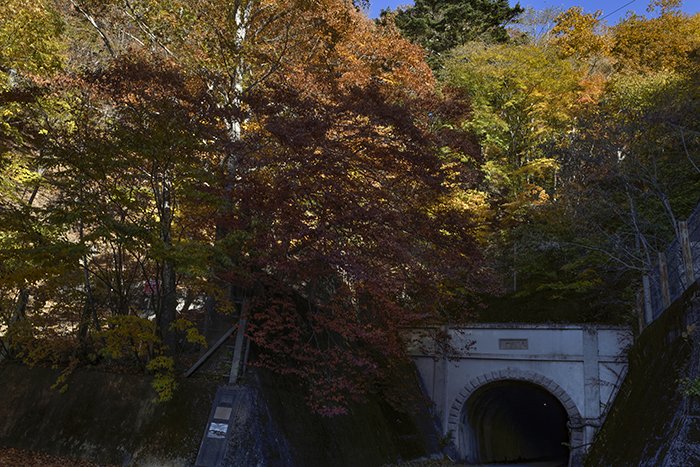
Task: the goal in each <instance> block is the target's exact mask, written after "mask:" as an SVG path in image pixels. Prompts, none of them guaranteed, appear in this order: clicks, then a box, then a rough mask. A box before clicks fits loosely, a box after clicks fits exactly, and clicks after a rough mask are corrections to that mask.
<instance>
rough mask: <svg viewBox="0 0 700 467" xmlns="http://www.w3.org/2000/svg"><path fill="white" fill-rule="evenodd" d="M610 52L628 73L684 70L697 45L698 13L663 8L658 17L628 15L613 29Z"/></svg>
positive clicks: (699, 42) (699, 33)
mask: <svg viewBox="0 0 700 467" xmlns="http://www.w3.org/2000/svg"><path fill="white" fill-rule="evenodd" d="M612 40H613V41H614V46H613V48H612V55H613V57H614V58H615V59H616V60H617V62H618V67H619V68H620V69H622V70H623V71H628V72H649V71H662V70H665V71H671V70H683V69H687V68H689V67H691V66H693V64H694V61H693V53H694V51H695V50H697V49H698V47H700V14H696V15H694V16H688V15H685V14H682V13H679V12H676V11H672V10H663V13H662V14H661V16H659V17H657V18H651V19H647V18H643V17H640V16H630V17H628V18H627V19H625V20H624V21H622V22H621V23H620V24H618V25H617V26H615V27H614V28H613V30H612Z"/></svg>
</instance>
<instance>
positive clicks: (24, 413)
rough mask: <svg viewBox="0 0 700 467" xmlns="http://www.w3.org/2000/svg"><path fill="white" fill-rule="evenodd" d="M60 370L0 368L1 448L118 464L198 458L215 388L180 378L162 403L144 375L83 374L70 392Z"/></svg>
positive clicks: (75, 379)
mask: <svg viewBox="0 0 700 467" xmlns="http://www.w3.org/2000/svg"><path fill="white" fill-rule="evenodd" d="M57 376H58V372H57V371H54V370H51V369H47V368H28V367H25V366H21V365H13V364H5V365H3V366H0V446H2V447H15V448H21V449H27V450H32V451H39V452H45V453H49V454H55V455H61V456H68V457H78V458H83V459H89V460H92V461H96V462H100V463H107V464H116V465H129V464H138V465H161V466H168V465H189V464H190V463H193V462H194V459H195V457H196V455H197V449H198V448H199V443H200V441H201V436H202V433H203V430H204V426H205V424H206V422H207V417H208V415H209V409H210V407H211V403H212V400H213V395H214V393H215V390H216V386H215V384H213V383H211V382H206V381H200V380H192V381H188V380H185V381H181V382H180V388H179V390H178V391H177V392H176V394H175V396H174V397H173V399H172V400H171V401H170V402H167V403H157V402H156V401H155V393H154V392H153V389H152V388H151V386H150V379H148V378H145V377H143V376H140V375H129V374H114V373H106V372H102V371H89V370H82V371H76V372H75V373H74V374H73V375H72V376H71V377H70V379H69V383H68V389H67V390H66V391H65V392H64V393H60V392H59V391H57V390H54V389H51V386H52V385H53V384H54V383H55V382H56V378H57Z"/></svg>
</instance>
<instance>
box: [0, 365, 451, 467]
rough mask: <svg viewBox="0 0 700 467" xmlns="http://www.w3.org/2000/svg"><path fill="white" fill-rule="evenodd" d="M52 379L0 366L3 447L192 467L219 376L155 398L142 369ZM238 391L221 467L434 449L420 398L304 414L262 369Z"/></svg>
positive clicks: (408, 388)
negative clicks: (401, 405)
mask: <svg viewBox="0 0 700 467" xmlns="http://www.w3.org/2000/svg"><path fill="white" fill-rule="evenodd" d="M57 376H58V371H54V370H50V369H45V368H33V369H31V368H27V367H24V366H21V365H14V364H7V363H6V364H4V365H3V366H0V447H14V448H20V449H25V450H30V451H37V452H44V453H48V454H53V455H59V456H65V457H73V458H82V459H87V460H91V461H94V462H98V463H100V464H115V465H138V466H154V467H155V466H158V467H168V466H191V465H193V464H194V462H195V459H196V456H197V451H198V448H199V445H200V442H201V440H202V434H203V433H204V429H205V426H206V423H207V417H208V416H209V413H210V409H211V406H212V403H213V400H214V395H215V393H216V389H217V386H218V384H220V383H221V382H222V381H207V380H202V379H192V380H181V381H180V382H179V383H180V389H179V390H178V391H177V392H176V395H175V397H174V399H173V400H172V401H170V402H168V403H166V404H158V403H156V402H154V396H155V394H154V393H153V391H152V389H151V387H150V380H149V379H148V378H145V377H143V376H139V375H123V374H112V373H106V372H101V371H88V370H81V371H76V372H75V373H74V375H73V376H72V377H71V379H70V381H69V386H68V391H67V392H65V393H64V394H61V393H59V392H58V391H55V390H52V389H51V386H52V385H53V384H54V383H55V381H56V378H57ZM406 377H407V380H408V381H407V382H404V383H403V384H405V387H401V388H399V389H400V391H403V392H405V393H406V394H407V395H408V396H407V397H410V398H413V399H415V400H416V401H420V400H421V399H420V398H421V397H422V395H421V394H420V389H419V387H418V383H417V379H416V377H415V375H414V374H410V375H406ZM235 393H236V403H235V407H234V408H233V415H232V418H233V421H234V423H233V424H232V436H231V438H230V441H229V444H228V448H227V452H226V457H225V461H224V462H223V463H222V466H237V467H238V466H241V467H244V466H245V467H247V466H256V467H258V466H259V467H268V466H269V467H296V466H298V467H306V466H314V467H323V466H333V467H336V466H338V467H342V466H358V467H360V466H362V467H371V466H380V465H384V464H386V463H389V462H395V461H397V460H400V459H412V458H416V457H421V456H426V455H430V454H434V453H436V452H439V450H440V446H439V435H438V432H437V429H436V424H435V423H434V422H435V421H434V419H433V418H432V416H431V415H430V414H429V412H428V402H427V401H425V400H422V403H417V405H415V406H414V407H413V408H412V409H411V410H409V411H402V410H395V409H393V408H392V407H391V406H390V405H389V404H388V403H386V401H384V400H383V398H382V397H379V396H375V397H373V398H372V399H371V400H370V401H369V402H368V403H365V404H358V405H356V406H354V407H352V409H351V413H350V414H349V415H346V416H340V417H334V418H323V417H320V416H316V415H313V414H312V413H310V411H309V409H308V407H307V405H306V403H305V401H304V396H303V394H302V393H301V391H300V390H298V389H293V388H290V387H289V385H288V382H287V381H286V380H285V379H284V378H282V377H279V376H276V375H272V374H270V373H267V372H263V371H251V372H249V374H248V375H247V376H246V378H245V380H244V381H243V384H242V385H239V386H237V387H236V388H235ZM408 405H410V404H407V406H408Z"/></svg>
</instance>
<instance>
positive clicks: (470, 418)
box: [463, 381, 569, 465]
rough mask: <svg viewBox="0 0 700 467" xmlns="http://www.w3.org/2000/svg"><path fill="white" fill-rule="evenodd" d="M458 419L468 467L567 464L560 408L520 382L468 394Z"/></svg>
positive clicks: (542, 391) (544, 393)
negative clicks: (476, 466)
mask: <svg viewBox="0 0 700 467" xmlns="http://www.w3.org/2000/svg"><path fill="white" fill-rule="evenodd" d="M463 417H464V419H463V423H464V424H465V425H464V428H465V430H464V435H465V436H466V440H465V442H466V445H467V446H468V449H467V459H466V460H467V461H468V462H469V463H475V464H487V463H494V462H498V463H507V462H516V461H517V462H527V461H558V462H557V464H558V463H559V461H560V462H561V463H562V465H566V463H567V459H568V456H569V450H568V447H567V444H568V442H569V431H568V428H567V421H568V416H567V414H566V410H565V409H564V407H563V406H562V405H561V403H560V402H559V401H558V400H557V398H556V397H554V396H553V395H552V394H550V393H549V392H548V391H547V390H545V389H544V388H542V387H540V386H538V385H535V384H532V383H527V382H523V381H501V382H496V383H491V384H488V385H486V386H484V387H482V388H480V389H479V390H477V391H476V392H475V393H474V394H472V396H471V397H470V398H469V400H468V401H467V404H466V409H465V412H464V414H463Z"/></svg>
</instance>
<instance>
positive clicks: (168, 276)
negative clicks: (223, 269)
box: [157, 171, 177, 352]
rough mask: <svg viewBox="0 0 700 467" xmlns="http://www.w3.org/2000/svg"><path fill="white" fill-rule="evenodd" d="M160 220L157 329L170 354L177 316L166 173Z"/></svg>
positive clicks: (171, 218) (169, 186) (169, 203)
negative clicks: (161, 248)
mask: <svg viewBox="0 0 700 467" xmlns="http://www.w3.org/2000/svg"><path fill="white" fill-rule="evenodd" d="M161 196H162V200H161V216H160V217H161V218H160V236H161V241H162V242H163V246H164V247H165V252H166V256H165V258H164V259H163V268H162V270H161V271H162V272H161V274H162V277H161V285H160V293H161V300H160V307H159V308H160V309H159V313H158V317H157V318H158V329H159V331H160V336H161V338H162V339H163V343H164V344H165V345H166V346H167V347H168V349H169V351H170V352H174V351H175V332H174V331H173V330H172V329H171V325H172V323H173V322H174V321H175V319H176V315H177V290H176V287H177V283H176V272H175V263H174V261H173V260H172V258H171V257H170V253H171V251H172V246H173V241H172V222H173V211H172V209H173V207H172V198H173V193H172V181H171V180H170V174H169V173H168V172H167V171H166V173H165V174H164V175H163V184H162V192H161Z"/></svg>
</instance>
